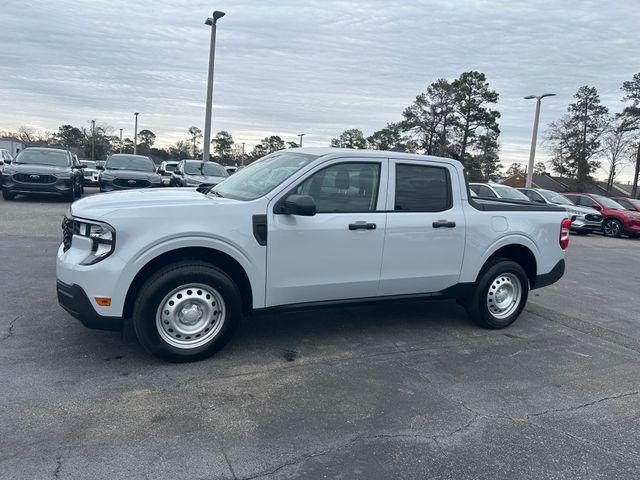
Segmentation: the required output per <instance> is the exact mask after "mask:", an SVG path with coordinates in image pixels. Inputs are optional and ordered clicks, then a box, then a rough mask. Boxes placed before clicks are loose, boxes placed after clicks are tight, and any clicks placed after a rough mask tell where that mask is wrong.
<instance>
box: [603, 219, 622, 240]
mask: <svg viewBox="0 0 640 480" xmlns="http://www.w3.org/2000/svg"><path fill="white" fill-rule="evenodd" d="M602 233H604V234H605V236H607V237H612V238H618V237H619V236H620V235H622V222H621V221H620V220H618V219H617V218H607V219H606V220H605V221H604V222H602Z"/></svg>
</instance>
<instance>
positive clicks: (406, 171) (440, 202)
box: [394, 164, 453, 212]
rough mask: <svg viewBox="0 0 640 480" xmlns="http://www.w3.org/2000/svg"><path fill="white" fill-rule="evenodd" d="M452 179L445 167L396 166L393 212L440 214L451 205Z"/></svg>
mask: <svg viewBox="0 0 640 480" xmlns="http://www.w3.org/2000/svg"><path fill="white" fill-rule="evenodd" d="M452 198H453V196H452V193H451V180H450V179H449V171H448V170H447V169H446V168H444V167H434V166H428V165H408V164H397V165H396V196H395V207H394V210H396V211H402V212H442V211H444V210H448V209H450V208H451V205H452Z"/></svg>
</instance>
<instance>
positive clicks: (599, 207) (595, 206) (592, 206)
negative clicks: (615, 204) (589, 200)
mask: <svg viewBox="0 0 640 480" xmlns="http://www.w3.org/2000/svg"><path fill="white" fill-rule="evenodd" d="M591 208H595V209H596V210H602V207H601V206H600V205H595V204H594V205H591Z"/></svg>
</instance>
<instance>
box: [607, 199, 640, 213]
mask: <svg viewBox="0 0 640 480" xmlns="http://www.w3.org/2000/svg"><path fill="white" fill-rule="evenodd" d="M611 198H612V199H613V200H615V201H616V202H618V203H619V204H620V205H622V206H623V207H624V208H626V209H627V210H633V211H635V212H640V200H637V199H635V198H627V197H611Z"/></svg>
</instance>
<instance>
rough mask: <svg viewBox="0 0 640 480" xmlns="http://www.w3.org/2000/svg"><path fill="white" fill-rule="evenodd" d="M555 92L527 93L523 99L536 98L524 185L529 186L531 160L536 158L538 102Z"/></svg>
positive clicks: (531, 178) (531, 167) (531, 168)
mask: <svg viewBox="0 0 640 480" xmlns="http://www.w3.org/2000/svg"><path fill="white" fill-rule="evenodd" d="M553 96H555V93H545V94H544V95H528V96H526V97H524V99H525V100H533V99H534V98H535V99H536V118H535V120H534V121H533V133H532V134H531V152H530V153H529V168H528V169H527V182H526V187H527V188H531V183H532V180H533V162H534V160H535V158H536V141H537V139H538V120H539V119H540V102H541V100H542V99H543V98H544V97H553Z"/></svg>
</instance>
